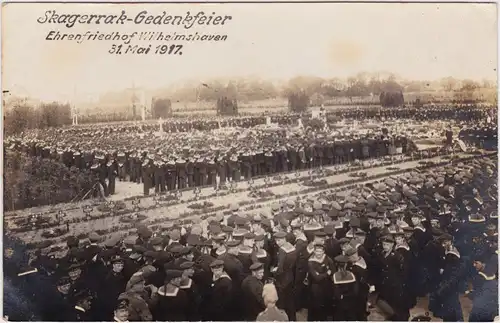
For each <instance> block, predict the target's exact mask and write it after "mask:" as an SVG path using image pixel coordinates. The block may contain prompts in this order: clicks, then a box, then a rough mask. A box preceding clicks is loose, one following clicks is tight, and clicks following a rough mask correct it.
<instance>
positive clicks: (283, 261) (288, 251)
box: [271, 231, 297, 320]
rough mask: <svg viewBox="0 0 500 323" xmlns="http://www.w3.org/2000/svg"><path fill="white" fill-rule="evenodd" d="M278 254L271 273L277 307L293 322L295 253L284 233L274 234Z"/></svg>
mask: <svg viewBox="0 0 500 323" xmlns="http://www.w3.org/2000/svg"><path fill="white" fill-rule="evenodd" d="M274 239H275V242H276V245H277V246H278V252H277V255H276V258H275V259H276V260H277V261H276V262H275V263H274V264H273V266H272V267H273V269H271V273H272V274H273V276H274V279H275V282H276V283H275V284H276V289H277V291H278V297H279V299H278V307H279V308H282V309H284V310H285V312H286V313H287V315H288V317H289V318H290V320H295V316H296V313H295V299H294V295H293V286H294V273H295V265H296V263H297V252H296V250H295V247H294V246H293V245H292V244H290V243H289V242H287V241H286V233H285V232H282V231H280V232H277V233H275V234H274Z"/></svg>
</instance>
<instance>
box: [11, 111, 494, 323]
mask: <svg viewBox="0 0 500 323" xmlns="http://www.w3.org/2000/svg"><path fill="white" fill-rule="evenodd" d="M346 111H347V110H346ZM348 111H351V112H352V111H354V112H352V113H353V114H352V115H351V114H348V113H347V112H345V113H344V114H343V115H342V118H346V119H342V120H343V121H342V122H341V124H340V123H338V122H336V123H330V124H329V123H328V122H327V123H326V124H327V125H326V127H325V129H324V130H318V129H315V130H311V129H298V127H296V126H295V124H293V125H292V124H287V123H286V122H283V120H281V121H280V120H276V119H275V120H273V122H275V123H279V124H281V126H279V127H259V126H258V124H259V122H260V121H258V122H257V121H252V118H241V119H239V118H233V119H227V120H229V121H227V122H231V120H247V122H249V124H252V126H249V127H246V126H241V125H240V126H238V127H237V128H233V125H231V124H227V125H226V126H225V127H224V126H221V125H220V124H219V121H217V122H215V121H214V123H212V124H211V126H210V127H212V126H213V127H215V129H210V127H209V128H207V129H204V130H203V131H190V130H186V131H188V132H178V131H170V132H167V131H164V132H163V133H162V134H160V135H158V134H156V133H154V132H156V131H157V129H156V128H154V129H150V130H148V131H139V132H136V131H122V130H123V128H121V127H129V126H122V125H115V126H104V125H100V126H96V127H95V128H92V127H90V128H89V127H88V126H85V128H82V129H84V130H82V129H79V130H78V128H75V129H77V130H68V129H54V130H50V131H46V132H43V133H42V132H36V131H35V132H32V133H24V134H23V135H22V136H18V137H12V138H7V139H6V141H5V142H4V146H6V149H7V150H12V151H16V152H18V153H24V154H26V155H28V156H32V157H39V158H50V159H54V160H58V161H60V162H61V163H63V164H65V165H66V166H68V167H70V168H80V169H88V168H90V169H92V170H94V171H95V174H96V180H97V181H98V182H99V183H101V182H102V183H103V184H104V185H105V187H106V189H105V190H106V194H113V188H112V187H111V186H112V185H111V184H110V183H111V181H110V178H109V176H110V175H109V174H110V171H109V170H108V168H110V167H114V168H113V169H112V171H111V173H112V176H114V177H115V178H118V179H119V180H120V179H121V180H127V181H132V182H137V183H141V182H142V183H143V184H144V194H149V192H150V190H151V189H152V188H153V187H154V188H155V191H156V192H161V191H165V190H166V191H168V190H176V189H182V188H184V187H193V186H194V187H196V186H204V185H218V184H220V183H217V182H216V180H215V179H216V178H217V179H218V180H219V181H223V180H224V182H225V181H226V180H227V181H232V180H235V181H237V180H241V179H248V178H251V177H255V176H262V175H270V174H273V173H277V172H285V171H294V170H300V169H305V168H314V167H319V166H322V165H334V164H340V163H344V162H348V161H353V160H356V159H360V160H362V159H367V158H373V157H380V156H385V155H393V154H401V153H408V152H411V151H412V150H414V149H416V147H415V145H414V144H413V141H412V139H414V138H416V137H419V138H420V137H426V133H427V135H428V134H429V133H431V132H436V133H441V132H444V133H446V135H445V136H443V139H444V141H445V142H446V143H448V141H450V138H451V137H452V135H451V134H450V132H451V126H457V125H459V126H460V127H461V129H462V130H461V131H460V133H459V134H458V137H459V138H460V139H461V140H463V141H464V142H466V143H467V144H469V145H474V146H476V147H477V148H481V149H490V150H496V141H497V137H496V135H497V133H496V125H494V123H493V121H492V120H488V121H485V120H484V119H485V115H484V113H483V112H481V111H479V110H474V109H473V108H471V107H467V106H464V107H458V108H457V110H456V111H455V112H454V113H451V112H450V111H451V109H449V108H447V107H432V108H429V109H428V110H426V111H427V112H425V111H424V110H419V113H418V114H417V115H413V116H412V115H411V114H409V115H406V117H407V118H417V119H419V118H420V119H422V120H420V121H416V120H414V119H413V121H412V122H405V121H404V120H402V119H399V118H403V115H402V114H403V113H407V112H403V111H404V110H403V109H399V108H395V109H392V110H382V112H380V110H379V112H377V113H378V114H377V116H376V117H371V116H369V115H367V114H366V113H365V114H364V115H363V116H361V115H357V113H359V111H357V112H356V111H355V110H352V109H351V110H348ZM391 111H392V112H391ZM422 111H424V112H422ZM457 111H458V112H457ZM351 112H349V113H351ZM370 113H371V112H370ZM391 113H392V115H391ZM381 114H382V115H381ZM400 114H401V115H400ZM423 116H425V117H423ZM327 117H328V116H327ZM284 118H288V120H292V119H293V118H294V116H293V115H288V116H285V117H284ZM373 118H378V119H379V121H378V122H375V123H373V122H369V121H367V119H373ZM464 118H465V119H464ZM467 118H470V120H476V121H475V124H474V125H473V126H472V127H470V126H468V125H472V124H473V123H471V122H470V121H468V119H467ZM436 119H441V120H447V119H448V121H447V122H440V123H438V122H436V121H435V120H436ZM346 120H349V121H346ZM388 120H389V121H388ZM391 120H392V121H391ZM167 122H168V121H167ZM186 122H187V123H189V121H186ZM253 123H255V124H253ZM412 123H413V124H412ZM415 123H419V126H418V127H415V126H414V124H415ZM216 125H217V126H216ZM151 126H152V125H151ZM133 127H135V126H133ZM162 127H164V126H162ZM165 128H166V126H165ZM165 128H163V129H164V130H165ZM109 129H114V130H113V131H109ZM116 129H118V130H117V131H116ZM421 129H424V132H423V133H422V130H421ZM431 129H432V130H431ZM73 131H76V132H75V133H73ZM76 137H78V141H77V142H75V138H76ZM429 137H431V136H429ZM483 152H485V151H484V150H483ZM222 160H224V162H225V164H223V166H221V161H222ZM497 162H498V159H497V156H496V155H493V154H492V152H489V153H488V154H486V153H485V154H484V155H481V156H479V155H476V156H474V155H472V156H469V157H468V158H465V159H461V160H458V161H455V160H453V159H451V160H450V162H449V164H448V165H445V166H435V167H431V168H427V169H421V170H420V169H419V170H414V171H411V172H410V171H409V172H407V173H404V174H402V175H398V176H392V177H390V178H385V179H382V180H379V181H375V182H374V181H372V182H370V183H367V184H364V185H362V186H358V187H357V188H353V189H350V190H349V191H346V192H344V194H339V195H337V194H333V193H328V192H323V194H320V195H314V196H313V195H308V196H307V199H298V200H292V199H290V200H287V201H283V202H279V203H278V202H275V203H272V204H270V205H267V206H264V208H263V209H261V210H259V212H254V213H251V212H250V213H248V212H243V210H241V209H240V207H239V206H238V204H237V203H235V204H233V205H232V206H231V207H230V209H228V210H226V211H225V212H220V213H217V214H216V215H215V216H212V217H209V218H206V219H203V220H202V219H199V220H185V221H182V222H179V221H166V222H165V223H164V224H162V225H160V226H157V229H155V230H152V228H150V227H147V226H146V225H144V224H140V223H139V224H137V226H136V227H137V229H136V232H135V233H134V234H131V235H128V236H125V237H123V236H121V237H119V236H118V235H111V236H99V235H98V234H96V233H95V232H91V233H89V234H88V236H87V237H82V236H81V235H78V237H79V238H77V237H76V236H77V234H76V233H75V234H74V236H70V237H68V238H67V240H66V245H65V247H64V249H65V250H64V255H63V256H62V257H61V255H60V246H57V247H56V246H53V245H52V243H51V242H50V241H45V242H44V243H41V244H39V245H38V246H37V249H36V250H27V249H26V245H24V244H23V243H22V242H21V241H19V240H17V239H16V238H15V237H14V236H11V235H9V233H8V232H6V233H5V234H4V315H5V316H6V318H7V319H8V320H11V321H16V320H22V321H36V320H40V321H113V320H114V321H295V320H300V319H303V320H304V319H305V320H307V321H331V320H334V321H367V320H387V321H408V320H409V319H412V318H411V317H410V310H411V309H412V308H413V307H415V306H416V304H417V301H418V299H419V298H420V297H424V296H427V297H428V298H429V306H428V311H429V312H430V313H432V315H433V316H434V317H437V318H440V319H442V320H443V321H445V322H456V321H463V320H464V318H465V317H464V313H463V312H462V308H461V304H460V297H461V296H462V295H466V296H467V297H469V298H470V299H471V300H472V310H471V312H470V313H468V314H469V317H468V320H469V321H476V322H487V321H488V322H490V321H492V320H493V319H494V318H495V317H496V316H498V251H499V248H498V228H497V218H498V210H497V198H498V190H497V176H498V168H497ZM189 163H191V164H192V167H193V168H192V169H191V168H188V164H189ZM201 164H203V166H201ZM179 165H180V166H179ZM231 165H236V166H231ZM179 167H180V168H179ZM202 170H203V171H202ZM211 175H212V176H211ZM113 180H114V178H113ZM56 254H57V257H56ZM304 309H306V310H307V311H306V312H305V313H306V314H305V315H306V317H303V316H302V315H304V311H303V310H304ZM416 319H422V320H430V317H424V318H416Z"/></svg>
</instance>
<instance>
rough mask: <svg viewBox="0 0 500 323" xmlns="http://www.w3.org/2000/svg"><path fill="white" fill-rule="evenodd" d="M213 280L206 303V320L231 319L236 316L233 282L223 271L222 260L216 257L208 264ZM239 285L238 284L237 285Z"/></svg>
mask: <svg viewBox="0 0 500 323" xmlns="http://www.w3.org/2000/svg"><path fill="white" fill-rule="evenodd" d="M210 268H211V270H212V273H213V281H212V285H211V288H210V292H209V296H208V298H207V304H206V314H205V317H204V318H203V320H206V321H232V320H234V319H235V318H236V317H238V315H237V314H238V313H237V312H236V311H235V307H234V290H233V287H237V286H235V283H234V282H233V281H232V280H231V278H230V277H229V275H228V274H227V273H226V272H225V271H224V261H222V260H220V259H217V260H214V261H213V262H212V263H211V264H210ZM238 287H239V286H238Z"/></svg>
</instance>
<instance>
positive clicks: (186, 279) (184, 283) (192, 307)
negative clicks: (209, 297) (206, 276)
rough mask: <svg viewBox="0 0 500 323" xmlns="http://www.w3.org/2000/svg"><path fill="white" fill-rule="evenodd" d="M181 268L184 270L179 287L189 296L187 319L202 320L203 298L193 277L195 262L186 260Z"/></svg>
mask: <svg viewBox="0 0 500 323" xmlns="http://www.w3.org/2000/svg"><path fill="white" fill-rule="evenodd" d="M180 269H181V270H182V277H181V282H180V284H179V288H180V289H182V290H183V291H185V292H186V293H187V296H188V311H187V313H188V314H187V321H200V320H201V313H200V305H201V301H202V298H201V294H200V291H199V289H198V286H197V284H196V283H195V282H194V280H193V279H192V277H193V276H194V274H195V263H194V262H191V261H186V262H184V263H182V264H181V265H180Z"/></svg>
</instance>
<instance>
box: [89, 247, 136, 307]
mask: <svg viewBox="0 0 500 323" xmlns="http://www.w3.org/2000/svg"><path fill="white" fill-rule="evenodd" d="M110 264H111V266H112V267H111V270H109V271H108V272H107V273H106V275H105V276H104V277H103V278H104V279H103V280H102V282H101V288H100V290H99V291H98V300H97V302H96V304H95V306H96V308H97V309H98V310H99V311H100V312H101V313H103V317H110V316H112V314H113V311H114V310H115V309H116V308H117V306H118V297H119V296H120V294H121V293H123V292H124V291H125V287H126V285H127V282H128V279H129V277H126V276H125V274H124V272H123V267H124V262H123V259H122V258H121V257H120V256H119V255H118V254H117V253H116V251H115V254H114V255H113V256H111V259H110Z"/></svg>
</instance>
